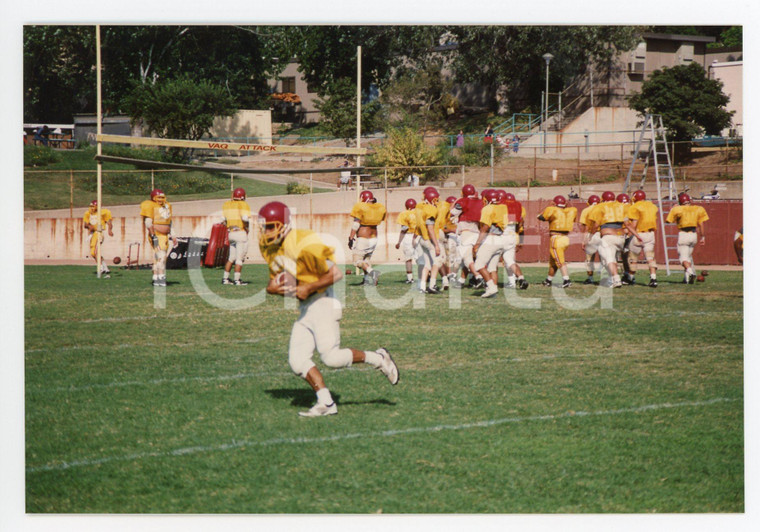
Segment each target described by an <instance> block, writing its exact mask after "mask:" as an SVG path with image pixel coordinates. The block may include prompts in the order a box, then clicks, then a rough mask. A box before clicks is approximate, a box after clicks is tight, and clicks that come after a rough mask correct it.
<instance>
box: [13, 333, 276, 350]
mask: <svg viewBox="0 0 760 532" xmlns="http://www.w3.org/2000/svg"><path fill="white" fill-rule="evenodd" d="M272 338H277V337H276V336H262V337H261V338H247V339H245V340H238V341H236V342H233V341H231V340H224V341H221V340H220V341H218V342H207V343H204V344H203V345H204V346H205V347H210V346H214V345H230V344H236V343H237V344H257V343H259V342H263V341H264V340H271V339H272ZM154 347H156V346H155V344H116V345H70V346H64V347H50V348H45V347H40V348H36V349H26V350H25V353H27V354H30V353H45V352H49V353H53V352H68V351H102V350H114V349H140V348H154ZM167 347H198V343H197V342H195V343H183V344H171V345H169V346H167Z"/></svg>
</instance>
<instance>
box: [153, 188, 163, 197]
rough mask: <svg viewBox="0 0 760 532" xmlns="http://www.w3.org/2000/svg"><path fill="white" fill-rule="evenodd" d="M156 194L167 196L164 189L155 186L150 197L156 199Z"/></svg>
mask: <svg viewBox="0 0 760 532" xmlns="http://www.w3.org/2000/svg"><path fill="white" fill-rule="evenodd" d="M156 196H165V194H164V191H163V190H161V189H160V188H154V189H153V190H151V191H150V199H152V200H155V199H156Z"/></svg>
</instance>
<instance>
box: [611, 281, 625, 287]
mask: <svg viewBox="0 0 760 532" xmlns="http://www.w3.org/2000/svg"><path fill="white" fill-rule="evenodd" d="M622 286H623V283H621V282H620V281H616V282H613V283H612V288H620V287H622Z"/></svg>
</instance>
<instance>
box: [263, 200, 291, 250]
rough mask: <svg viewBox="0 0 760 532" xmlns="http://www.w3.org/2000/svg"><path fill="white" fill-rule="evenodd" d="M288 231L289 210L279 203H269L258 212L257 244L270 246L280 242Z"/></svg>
mask: <svg viewBox="0 0 760 532" xmlns="http://www.w3.org/2000/svg"><path fill="white" fill-rule="evenodd" d="M288 231H290V209H288V206H287V205H285V204H284V203H282V202H279V201H270V202H269V203H267V204H266V205H264V206H263V207H262V208H261V209H260V210H259V233H260V234H259V243H260V244H261V245H263V246H271V245H273V244H279V243H280V242H282V240H283V238H285V235H287V234H288Z"/></svg>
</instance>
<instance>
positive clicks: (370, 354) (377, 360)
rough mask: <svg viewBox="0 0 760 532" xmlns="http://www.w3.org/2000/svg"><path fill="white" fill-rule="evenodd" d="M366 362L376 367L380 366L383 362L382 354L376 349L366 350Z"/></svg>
mask: <svg viewBox="0 0 760 532" xmlns="http://www.w3.org/2000/svg"><path fill="white" fill-rule="evenodd" d="M364 362H365V363H366V364H369V365H370V366H372V367H374V368H379V367H380V364H382V363H383V357H382V356H380V354H379V353H376V352H375V351H365V352H364Z"/></svg>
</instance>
